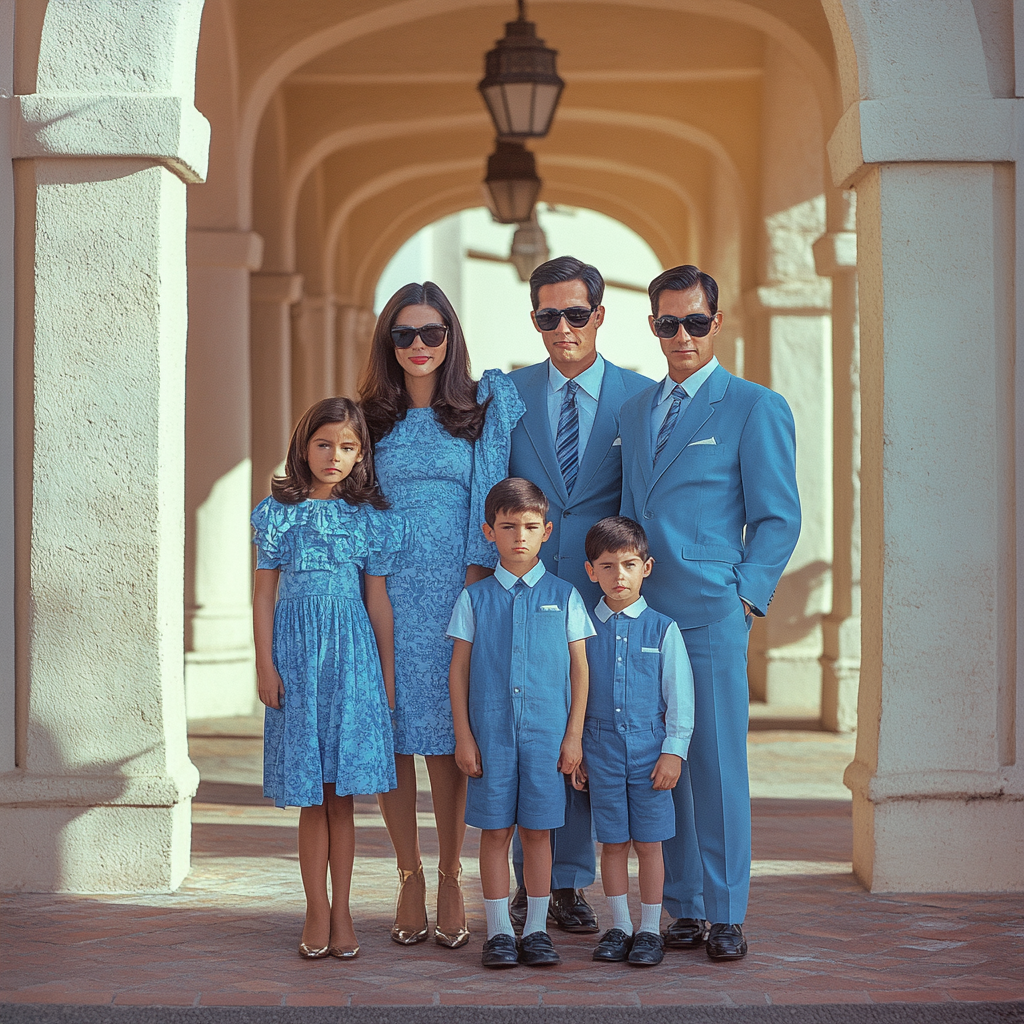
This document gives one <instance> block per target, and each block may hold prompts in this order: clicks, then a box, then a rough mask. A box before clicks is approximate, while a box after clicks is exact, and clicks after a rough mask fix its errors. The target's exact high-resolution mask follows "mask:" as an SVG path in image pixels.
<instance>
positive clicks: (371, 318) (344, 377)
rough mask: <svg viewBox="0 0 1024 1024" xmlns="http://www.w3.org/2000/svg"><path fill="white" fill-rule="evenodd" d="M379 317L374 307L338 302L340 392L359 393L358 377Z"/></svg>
mask: <svg viewBox="0 0 1024 1024" xmlns="http://www.w3.org/2000/svg"><path fill="white" fill-rule="evenodd" d="M376 323H377V317H376V316H375V315H374V313H373V310H372V309H366V308H364V307H362V306H356V305H347V304H346V305H339V306H338V315H337V318H336V330H335V338H336V345H337V350H336V351H337V355H336V357H335V363H334V365H335V368H336V372H337V377H336V381H337V385H336V386H337V392H338V394H339V395H345V396H346V397H348V398H358V397H359V379H360V377H361V376H362V374H363V370H364V369H365V368H366V360H367V359H368V358H369V356H370V342H371V340H372V339H373V328H374V325H375V324H376Z"/></svg>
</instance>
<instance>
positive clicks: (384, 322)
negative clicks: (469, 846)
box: [361, 281, 525, 948]
mask: <svg viewBox="0 0 1024 1024" xmlns="http://www.w3.org/2000/svg"><path fill="white" fill-rule="evenodd" d="M361 399H362V404H363V411H364V413H365V415H366V419H367V422H368V423H369V426H370V433H371V434H372V436H373V439H374V442H375V444H376V459H377V472H378V474H379V475H380V481H381V486H382V487H383V489H384V492H385V493H386V494H387V496H388V499H389V501H391V503H392V505H393V506H394V508H395V509H396V510H397V511H398V512H401V513H402V515H403V516H404V517H405V519H406V520H407V521H408V522H409V524H410V528H411V529H413V530H414V531H415V534H416V545H415V549H414V550H413V549H410V550H408V551H405V552H403V553H402V554H401V555H400V556H399V557H398V559H397V560H396V563H395V566H394V572H393V573H392V574H390V575H389V576H388V580H387V590H388V594H389V595H390V597H391V603H392V605H393V606H394V609H395V764H396V770H397V778H398V787H397V789H395V790H393V791H391V792H390V793H387V794H382V795H380V796H379V797H378V800H379V802H380V805H381V810H382V812H383V814H384V821H385V823H386V824H387V828H388V834H389V835H390V837H391V842H392V844H393V845H394V847H395V854H396V858H397V860H398V875H399V881H400V888H399V895H398V905H397V907H396V910H395V924H394V927H393V928H392V931H391V937H392V938H393V939H394V940H395V941H396V942H400V943H403V944H406V945H408V944H411V943H414V942H421V941H423V940H424V939H425V938H427V936H428V934H429V927H428V923H427V911H426V882H425V879H424V877H423V866H422V864H421V863H420V847H419V835H418V831H417V828H416V768H415V763H414V761H413V755H414V754H422V755H424V756H425V758H426V764H427V771H428V773H429V776H430V791H431V796H432V798H433V805H434V819H435V822H436V825H437V840H438V851H439V857H438V872H437V874H438V889H437V917H436V927H435V929H434V939H435V941H436V942H438V943H439V944H440V945H443V946H449V947H452V948H454V947H457V946H461V945H463V944H464V943H465V942H466V941H467V939H468V938H469V932H468V931H467V930H466V915H465V909H464V906H463V902H462V890H461V888H460V885H459V876H460V873H461V870H462V869H461V864H460V860H459V858H460V856H461V852H462V842H463V838H464V836H465V832H466V825H465V820H464V812H465V802H466V776H465V775H463V774H462V772H460V771H459V769H458V766H457V765H456V764H455V731H454V728H453V725H452V712H451V702H450V700H449V697H448V666H449V663H450V661H451V654H452V641H451V640H449V639H447V638H446V636H445V631H446V628H447V626H448V620H449V618H450V617H451V612H452V608H453V607H454V605H455V601H456V599H457V598H458V596H459V594H460V593H461V592H462V588H463V587H464V586H465V585H466V584H468V583H473V582H475V581H476V580H478V579H482V578H483V577H484V576H485V575H487V574H488V573H489V572H491V571H492V570H493V568H494V565H495V563H496V560H497V554H496V552H495V549H494V546H493V545H492V544H490V543H489V542H488V541H487V540H486V539H485V537H484V535H483V533H482V531H481V529H480V524H481V523H483V521H484V499H485V498H486V497H487V492H488V491H489V490H490V489H491V487H492V486H493V485H494V484H496V483H497V482H498V481H499V480H503V479H504V478H505V477H506V476H508V459H509V446H510V435H511V433H512V428H513V427H514V426H515V425H516V423H517V422H518V421H519V418H520V416H522V414H523V412H524V411H525V408H524V406H523V404H522V402H521V401H520V399H519V392H518V390H517V389H516V386H515V385H514V384H513V383H512V381H511V380H510V379H509V378H508V377H506V376H505V375H504V374H503V373H502V372H501V371H500V370H488V371H487V372H486V373H484V375H483V377H482V378H481V380H480V381H479V383H478V382H476V381H474V380H473V378H472V377H471V376H470V373H469V353H468V351H467V349H466V341H465V338H464V337H463V334H462V327H461V326H460V324H459V318H458V317H457V316H456V314H455V310H454V309H452V306H451V303H450V302H449V301H448V299H447V297H446V296H445V294H444V292H442V291H441V289H440V288H438V287H437V285H436V284H433V283H431V282H429V281H428V282H426V283H425V284H422V285H420V284H408V285H405V286H404V287H402V288H400V289H399V290H398V291H397V292H396V293H395V294H394V295H393V296H392V297H391V298H390V299H389V300H388V302H387V304H386V305H385V306H384V308H383V310H382V311H381V314H380V316H379V317H378V318H377V326H376V328H375V329H374V334H373V343H372V347H371V350H370V360H369V366H368V368H367V373H366V378H365V381H364V384H363V388H362V392H361Z"/></svg>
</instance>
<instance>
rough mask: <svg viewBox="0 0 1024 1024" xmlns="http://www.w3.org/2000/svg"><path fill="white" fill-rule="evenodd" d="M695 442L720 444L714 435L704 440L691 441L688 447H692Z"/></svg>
mask: <svg viewBox="0 0 1024 1024" xmlns="http://www.w3.org/2000/svg"><path fill="white" fill-rule="evenodd" d="M695 444H718V442H717V441H716V440H715V439H714V438H713V437H705V438H704V440H703V441H691V442H690V443H689V444H688V445H687V446H686V447H687V448H692V447H693V446H694V445H695Z"/></svg>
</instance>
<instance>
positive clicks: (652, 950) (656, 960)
mask: <svg viewBox="0 0 1024 1024" xmlns="http://www.w3.org/2000/svg"><path fill="white" fill-rule="evenodd" d="M664 959H665V943H664V942H663V940H662V938H661V936H660V935H655V934H654V932H637V933H636V935H634V936H633V948H632V949H631V950H630V951H629V963H631V964H632V965H633V966H634V967H653V966H654V965H655V964H660V963H661V961H662V960H664Z"/></svg>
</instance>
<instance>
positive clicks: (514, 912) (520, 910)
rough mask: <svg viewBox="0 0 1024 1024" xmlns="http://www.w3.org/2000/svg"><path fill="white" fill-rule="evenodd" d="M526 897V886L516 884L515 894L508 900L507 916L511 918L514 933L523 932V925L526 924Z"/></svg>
mask: <svg viewBox="0 0 1024 1024" xmlns="http://www.w3.org/2000/svg"><path fill="white" fill-rule="evenodd" d="M526 899H527V897H526V887H525V886H522V885H518V886H516V894H515V896H513V897H512V899H510V900H509V902H508V916H509V917H510V918H512V928H513V929H514V931H515V933H516V935H522V934H523V925H524V924H526V911H527V909H528V907H529V904H528V903H527V902H526Z"/></svg>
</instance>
